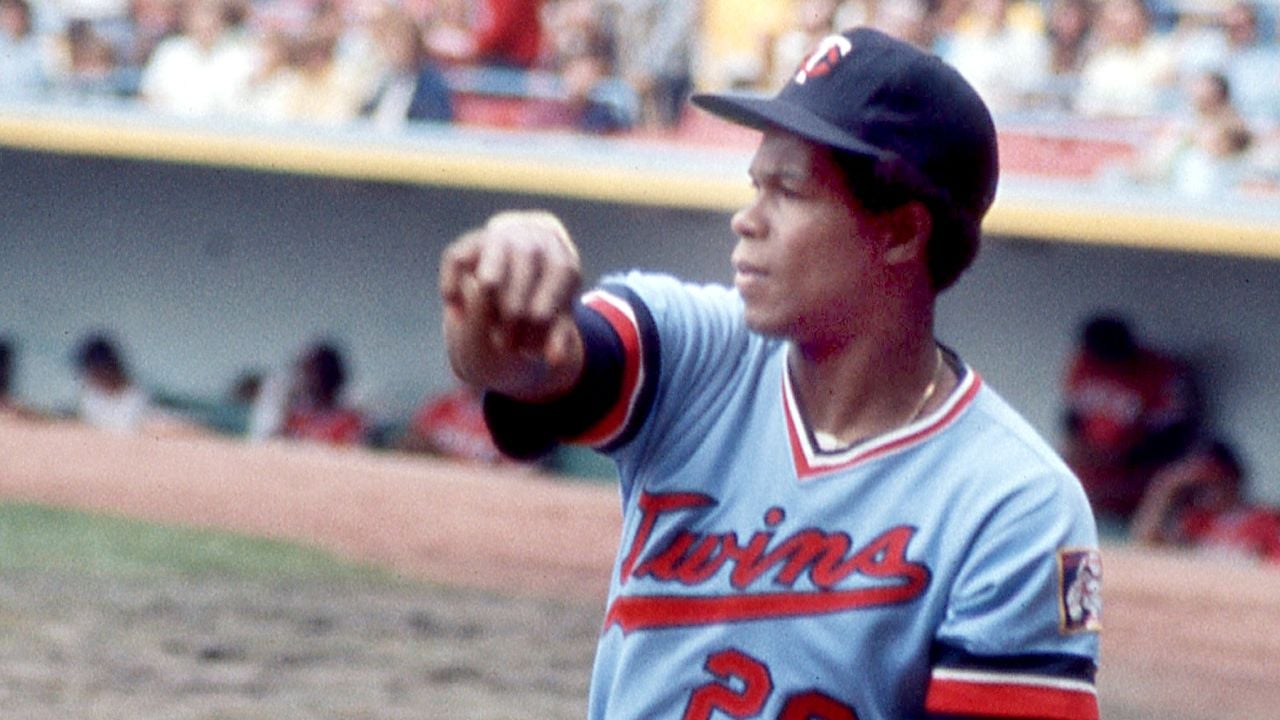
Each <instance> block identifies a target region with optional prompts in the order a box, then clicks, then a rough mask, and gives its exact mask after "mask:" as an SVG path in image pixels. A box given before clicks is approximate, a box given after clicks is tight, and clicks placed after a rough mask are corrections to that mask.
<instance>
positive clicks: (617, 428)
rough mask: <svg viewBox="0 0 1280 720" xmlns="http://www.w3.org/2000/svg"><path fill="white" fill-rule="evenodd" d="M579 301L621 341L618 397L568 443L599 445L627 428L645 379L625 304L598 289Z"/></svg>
mask: <svg viewBox="0 0 1280 720" xmlns="http://www.w3.org/2000/svg"><path fill="white" fill-rule="evenodd" d="M582 303H583V304H584V305H586V306H587V307H589V308H591V309H592V310H595V311H596V312H598V313H600V315H601V316H602V317H604V319H605V320H607V321H608V322H609V325H611V326H612V327H613V331H614V332H616V333H617V334H618V339H619V340H620V341H621V342H622V352H623V366H622V384H621V387H620V388H619V392H618V397H617V398H616V399H615V400H614V403H613V406H612V407H610V408H609V412H608V413H606V414H605V416H604V417H603V418H601V419H600V421H599V422H597V423H596V424H595V425H594V426H592V427H590V428H588V429H587V431H586V432H584V433H582V434H581V435H578V436H577V437H574V438H570V439H569V442H571V443H575V444H578V445H589V446H599V445H605V444H607V443H608V442H610V441H611V440H613V439H614V438H616V437H617V436H618V434H619V433H621V432H622V431H623V429H625V428H626V426H627V421H628V420H629V419H630V418H631V410H632V408H634V407H635V403H636V398H637V397H638V396H639V393H640V386H641V382H642V380H643V378H644V366H643V363H642V361H641V358H642V355H641V349H642V348H641V341H640V327H639V325H638V324H637V323H636V320H635V316H634V315H633V314H632V313H631V310H630V308H629V307H628V306H627V304H626V303H625V302H623V301H622V300H620V299H618V298H616V297H614V296H612V295H608V294H606V293H604V292H602V291H599V290H597V291H593V292H590V293H588V294H587V295H586V296H585V297H583V299H582Z"/></svg>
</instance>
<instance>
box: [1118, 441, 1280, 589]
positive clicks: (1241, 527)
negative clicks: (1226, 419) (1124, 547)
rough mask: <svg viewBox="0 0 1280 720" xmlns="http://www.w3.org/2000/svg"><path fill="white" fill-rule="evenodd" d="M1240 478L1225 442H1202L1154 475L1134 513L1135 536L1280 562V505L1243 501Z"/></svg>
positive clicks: (1234, 457) (1241, 473)
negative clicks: (1273, 505) (1269, 505)
mask: <svg viewBox="0 0 1280 720" xmlns="http://www.w3.org/2000/svg"><path fill="white" fill-rule="evenodd" d="M1244 477H1245V473H1244V469H1243V467H1242V466H1241V463H1240V461H1239V459H1238V457H1237V455H1236V453H1235V451H1234V450H1233V449H1232V448H1231V446H1230V445H1229V444H1227V443H1226V442H1223V441H1220V440H1219V441H1209V442H1205V443H1203V444H1202V445H1200V446H1198V447H1197V448H1196V449H1195V450H1194V451H1193V452H1191V453H1189V454H1187V455H1186V456H1185V457H1183V458H1181V459H1180V460H1178V461H1176V462H1173V463H1171V464H1169V465H1167V466H1166V467H1164V468H1162V469H1161V470H1160V472H1158V473H1156V475H1155V476H1154V477H1153V478H1152V480H1151V486H1150V489H1149V490H1148V491H1147V494H1146V495H1145V496H1144V497H1143V499H1142V504H1141V505H1139V507H1138V509H1137V512H1136V513H1135V514H1134V517H1133V525H1132V527H1131V534H1132V536H1133V538H1134V539H1135V540H1137V541H1138V542H1141V543H1143V544H1146V545H1154V546H1160V545H1166V546H1175V547H1187V548H1194V549H1196V550H1198V551H1201V552H1208V553H1212V554H1213V555H1215V556H1217V557H1221V558H1239V559H1244V560H1249V561H1259V560H1260V561H1264V562H1268V563H1276V564H1280V508H1274V507H1266V506H1263V505H1256V504H1252V503H1249V502H1248V501H1246V500H1245V498H1244V495H1243V487H1242V486H1243V484H1244Z"/></svg>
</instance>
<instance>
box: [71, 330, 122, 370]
mask: <svg viewBox="0 0 1280 720" xmlns="http://www.w3.org/2000/svg"><path fill="white" fill-rule="evenodd" d="M76 365H77V366H79V368H80V369H81V370H90V369H103V370H107V371H109V372H111V373H114V374H117V375H124V374H125V367H124V360H123V359H121V357H120V352H119V350H117V349H116V344H115V342H114V341H112V340H111V338H109V337H107V336H106V335H101V334H96V335H90V336H89V337H87V338H85V339H84V340H83V341H82V342H81V343H80V348H79V349H78V350H77V351H76Z"/></svg>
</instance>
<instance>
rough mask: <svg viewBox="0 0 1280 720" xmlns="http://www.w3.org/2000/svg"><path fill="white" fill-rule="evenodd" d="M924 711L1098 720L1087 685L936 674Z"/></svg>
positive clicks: (989, 675) (976, 674)
mask: <svg viewBox="0 0 1280 720" xmlns="http://www.w3.org/2000/svg"><path fill="white" fill-rule="evenodd" d="M925 710H927V711H928V712H930V713H936V714H939V715H962V716H975V717H992V718H1036V719H1037V720H1098V696H1097V693H1096V692H1094V689H1093V686H1092V685H1090V684H1089V683H1086V682H1081V681H1075V680H1062V679H1059V678H1054V677H1028V676H1023V675H1008V674H996V673H982V672H966V671H947V670H935V671H934V674H933V677H932V679H931V680H930V681H929V690H928V694H927V695H926V696H925Z"/></svg>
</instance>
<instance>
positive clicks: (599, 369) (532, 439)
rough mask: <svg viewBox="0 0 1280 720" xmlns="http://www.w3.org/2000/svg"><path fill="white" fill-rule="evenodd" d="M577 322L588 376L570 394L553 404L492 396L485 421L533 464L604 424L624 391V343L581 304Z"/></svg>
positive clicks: (508, 450) (513, 453)
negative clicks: (563, 441) (602, 421)
mask: <svg viewBox="0 0 1280 720" xmlns="http://www.w3.org/2000/svg"><path fill="white" fill-rule="evenodd" d="M574 320H575V322H577V324H578V329H579V330H580V331H581V333H582V341H583V347H584V351H585V356H584V360H583V369H582V375H581V376H580V377H579V378H578V382H577V384H576V385H574V387H573V389H572V390H570V391H569V394H567V395H565V396H564V397H561V398H559V399H557V400H554V401H552V402H549V403H526V402H521V401H519V400H516V399H514V398H511V397H508V396H506V395H501V394H499V393H495V392H487V393H485V396H484V416H485V422H486V423H488V425H489V431H490V432H491V433H492V434H493V439H494V442H495V443H496V444H497V446H498V449H499V450H501V451H502V452H503V453H504V454H506V455H508V456H510V457H512V458H516V459H518V460H533V459H537V458H540V457H543V456H545V455H546V454H547V453H549V452H551V451H552V450H553V449H555V447H556V445H558V444H559V443H560V441H562V440H564V439H566V438H572V437H574V436H577V435H580V434H582V433H584V432H586V431H587V430H588V429H590V428H591V427H592V426H593V425H595V424H596V423H598V422H599V421H600V420H602V419H603V418H604V417H605V415H606V414H608V412H609V409H610V408H611V407H613V405H614V403H615V402H616V401H617V399H618V395H619V393H620V392H621V391H622V390H621V388H622V380H623V370H624V364H625V361H626V358H625V355H624V350H623V346H622V341H621V340H620V339H619V338H618V335H617V333H616V332H614V330H613V327H612V326H611V325H609V322H608V321H607V320H605V318H604V317H603V316H601V315H600V314H599V313H597V312H595V311H593V310H591V309H589V308H587V307H586V306H584V305H582V304H578V305H577V306H576V307H575V308H574Z"/></svg>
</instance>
